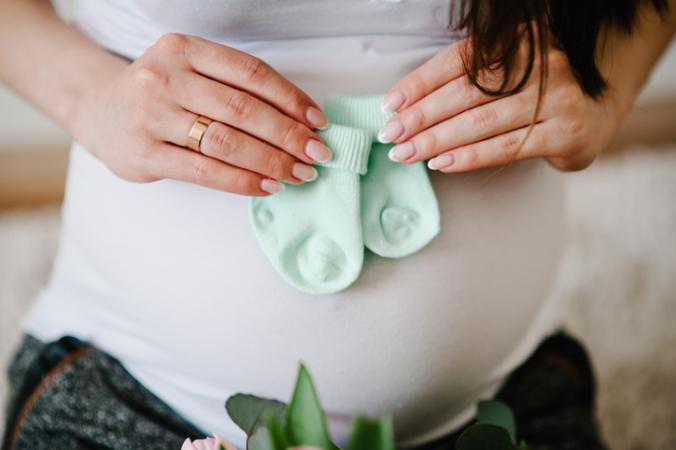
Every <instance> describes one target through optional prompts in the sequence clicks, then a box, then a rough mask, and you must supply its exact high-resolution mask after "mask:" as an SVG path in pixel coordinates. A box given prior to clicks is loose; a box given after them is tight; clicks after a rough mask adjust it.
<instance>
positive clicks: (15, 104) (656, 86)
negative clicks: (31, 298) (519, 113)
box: [0, 0, 676, 151]
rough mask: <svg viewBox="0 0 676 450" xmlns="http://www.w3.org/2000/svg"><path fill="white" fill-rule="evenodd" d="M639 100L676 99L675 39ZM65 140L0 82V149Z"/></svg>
mask: <svg viewBox="0 0 676 450" xmlns="http://www.w3.org/2000/svg"><path fill="white" fill-rule="evenodd" d="M92 1H93V0H92ZM56 6H57V8H58V9H59V11H60V12H61V13H62V15H63V16H64V17H66V18H68V17H69V16H70V14H71V11H72V0H57V1H56ZM639 101H640V102H641V103H644V104H646V103H651V102H664V101H673V102H675V103H676V42H673V43H672V45H671V47H670V49H669V50H668V52H667V53H666V55H665V57H664V58H663V59H662V61H661V62H660V64H659V66H658V67H657V69H656V70H655V72H654V73H653V76H652V79H651V81H650V82H649V83H648V85H647V87H646V89H645V90H644V92H643V94H642V95H641V99H640V100H639ZM674 115H675V116H676V112H674ZM674 122H675V123H676V117H675V120H674ZM68 141H69V137H68V135H67V134H66V133H65V132H63V130H61V129H60V128H59V127H58V126H57V125H56V124H55V123H54V122H52V121H51V120H50V119H49V118H47V117H46V116H44V115H43V114H42V113H40V112H39V111H37V110H36V109H35V108H33V107H32V106H31V105H29V104H28V103H27V102H25V101H23V100H22V99H20V98H18V97H17V96H16V95H14V94H13V93H12V92H11V91H9V90H8V89H7V88H5V87H3V86H0V151H7V150H16V149H20V148H22V147H25V148H42V149H44V148H59V147H65V146H66V145H67V143H68Z"/></svg>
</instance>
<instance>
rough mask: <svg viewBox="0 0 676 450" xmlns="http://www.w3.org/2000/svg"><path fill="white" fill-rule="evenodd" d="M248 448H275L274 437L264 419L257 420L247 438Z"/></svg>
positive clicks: (260, 449) (250, 449)
mask: <svg viewBox="0 0 676 450" xmlns="http://www.w3.org/2000/svg"><path fill="white" fill-rule="evenodd" d="M246 448H247V450H273V446H272V437H271V436H270V432H269V431H268V428H267V427H266V426H265V425H263V423H262V421H257V422H256V424H255V425H254V427H253V432H252V433H251V434H250V435H249V436H248V437H247V439H246Z"/></svg>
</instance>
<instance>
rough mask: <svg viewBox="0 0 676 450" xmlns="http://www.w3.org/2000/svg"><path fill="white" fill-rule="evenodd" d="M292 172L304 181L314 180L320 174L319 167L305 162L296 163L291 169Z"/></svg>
mask: <svg viewBox="0 0 676 450" xmlns="http://www.w3.org/2000/svg"><path fill="white" fill-rule="evenodd" d="M291 174H292V175H293V176H294V177H296V178H298V179H299V180H303V181H314V180H316V179H317V176H318V175H319V174H318V173H317V169H315V168H314V167H312V166H308V165H307V164H303V163H296V164H294V165H293V168H292V169H291Z"/></svg>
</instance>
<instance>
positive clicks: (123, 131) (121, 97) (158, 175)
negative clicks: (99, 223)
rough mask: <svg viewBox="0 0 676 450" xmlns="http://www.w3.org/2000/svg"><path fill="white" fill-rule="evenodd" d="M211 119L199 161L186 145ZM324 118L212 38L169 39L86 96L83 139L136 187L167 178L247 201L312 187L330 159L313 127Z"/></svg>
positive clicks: (281, 81) (264, 69) (279, 80)
mask: <svg viewBox="0 0 676 450" xmlns="http://www.w3.org/2000/svg"><path fill="white" fill-rule="evenodd" d="M198 116H206V117H208V118H211V119H213V120H214V122H212V123H211V124H210V125H209V127H208V128H207V130H206V132H205V134H204V136H203V138H202V143H201V154H200V153H198V152H195V151H193V150H190V149H188V148H187V147H186V145H187V140H188V133H189V131H190V129H191V127H192V125H193V123H194V122H195V120H196V119H197V117H198ZM326 124H327V122H326V118H325V117H324V116H323V114H322V113H321V112H320V110H319V108H318V107H317V105H316V104H315V103H314V102H313V101H312V100H311V99H310V97H309V96H308V95H307V94H305V93H304V92H303V91H301V90H300V89H299V88H298V87H296V86H295V85H293V84H292V83H291V82H290V81H288V80H286V79H285V78H283V77H282V76H281V75H280V74H279V73H277V72H276V71H275V70H274V69H272V68H271V67H270V66H269V65H267V64H266V63H264V62H262V61H261V60H260V59H257V58H255V57H253V56H251V55H248V54H246V53H243V52H241V51H238V50H235V49H232V48H229V47H226V46H223V45H219V44H216V43H213V42H209V41H207V40H204V39H201V38H197V37H192V36H185V35H178V34H168V35H165V36H162V37H161V38H160V39H159V40H158V41H157V43H155V45H153V46H152V47H150V48H149V49H148V50H147V51H146V52H145V53H144V54H143V55H142V56H141V57H140V58H138V59H137V60H136V61H134V62H133V63H132V64H130V65H129V66H127V67H126V68H125V69H124V70H123V71H122V72H121V73H119V74H115V75H114V76H112V77H110V78H109V79H108V81H104V82H103V83H101V84H100V85H99V86H98V87H97V88H96V89H94V90H93V91H92V92H90V93H88V94H87V95H86V96H85V98H83V100H82V102H81V103H80V106H79V107H78V112H77V118H76V124H75V127H74V130H73V131H74V135H75V138H76V140H77V141H78V142H79V143H80V144H82V145H83V146H84V147H85V148H87V149H88V150H89V151H90V152H91V153H93V154H94V155H95V156H97V157H98V158H99V159H101V160H102V161H103V162H104V163H105V164H106V165H107V166H108V168H110V170H112V171H113V172H114V173H115V174H117V175H118V176H120V177H121V178H124V179H126V180H129V181H136V182H150V181H155V180H160V179H164V178H170V179H175V180H182V181H188V182H192V183H196V184H199V185H202V186H206V187H209V188H213V189H219V190H222V191H227V192H232V193H236V194H244V195H257V196H260V195H268V194H271V193H275V192H279V191H281V190H282V189H283V185H282V184H281V183H280V181H283V182H286V183H291V184H300V183H302V182H304V181H312V180H314V179H315V178H316V177H317V171H316V170H315V169H314V168H313V167H312V166H311V164H313V163H315V162H323V161H326V160H328V159H330V157H331V153H330V151H329V150H328V148H326V146H324V145H323V144H322V142H321V139H320V138H319V136H317V134H315V133H314V132H313V131H312V128H322V127H324V126H326Z"/></svg>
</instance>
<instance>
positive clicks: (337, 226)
mask: <svg viewBox="0 0 676 450" xmlns="http://www.w3.org/2000/svg"><path fill="white" fill-rule="evenodd" d="M318 134H319V135H320V136H321V137H322V139H323V140H324V143H325V144H326V145H327V147H329V148H330V149H331V150H332V152H333V158H332V160H331V161H329V162H327V163H323V164H321V165H320V166H318V167H317V171H318V172H319V177H318V178H317V180H315V181H313V182H311V183H303V184H302V185H299V186H293V185H287V186H286V189H285V190H284V191H283V192H280V193H278V194H275V195H271V196H269V197H254V198H252V200H251V203H250V209H249V212H250V218H251V222H252V224H253V227H254V230H255V234H256V238H257V239H258V242H259V243H260V245H261V246H262V248H263V251H264V252H265V254H266V256H267V257H268V259H269V260H270V261H271V262H272V264H273V265H274V267H275V269H276V270H277V271H278V272H279V273H280V274H281V275H282V277H283V278H284V279H285V280H286V281H287V282H288V283H290V284H291V285H292V286H294V287H296V288H298V289H300V290H302V291H305V292H309V293H313V294H326V293H331V292H337V291H340V290H342V289H345V288H346V287H348V286H349V285H350V284H352V283H353V282H354V281H355V280H356V279H357V277H358V276H359V273H360V272H361V267H362V263H363V259H364V240H363V235H362V228H361V222H360V215H359V208H360V201H359V197H360V183H359V176H360V175H362V174H364V173H366V168H367V163H368V158H369V151H370V149H371V137H370V135H369V133H368V132H366V131H364V130H359V129H356V128H350V127H346V126H340V125H330V126H329V128H328V129H326V130H324V131H318Z"/></svg>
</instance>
